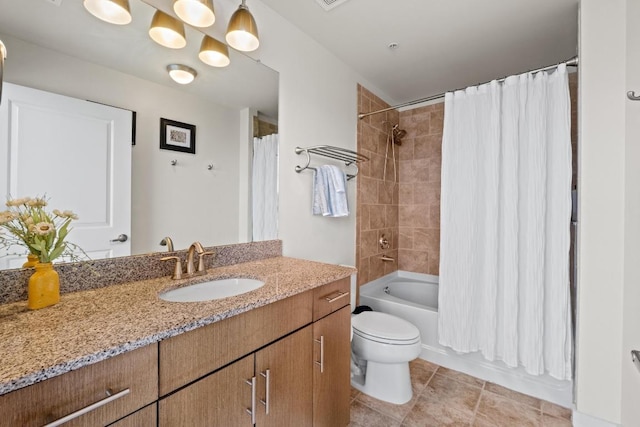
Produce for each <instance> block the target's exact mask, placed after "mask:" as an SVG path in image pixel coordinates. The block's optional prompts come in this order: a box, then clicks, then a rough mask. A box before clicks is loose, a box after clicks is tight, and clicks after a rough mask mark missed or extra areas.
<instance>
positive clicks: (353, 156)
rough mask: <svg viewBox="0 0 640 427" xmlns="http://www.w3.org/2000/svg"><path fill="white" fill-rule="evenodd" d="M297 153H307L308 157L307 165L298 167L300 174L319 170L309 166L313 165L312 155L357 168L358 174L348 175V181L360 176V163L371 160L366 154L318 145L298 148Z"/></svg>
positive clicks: (297, 170)
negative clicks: (308, 170) (309, 170)
mask: <svg viewBox="0 0 640 427" xmlns="http://www.w3.org/2000/svg"><path fill="white" fill-rule="evenodd" d="M295 151H296V154H302V153H305V154H306V155H307V164H306V165H304V166H296V172H298V173H300V172H302V171H303V170H305V169H311V170H317V169H316V168H314V167H311V166H309V164H310V163H311V154H316V155H318V156H322V157H328V158H330V159H335V160H340V161H342V162H344V164H345V165H347V166H350V165H354V166H355V168H356V173H355V174H347V180H350V179H353V178H355V177H356V176H358V165H357V164H358V163H360V162H364V161H367V160H369V158H368V157H367V156H365V155H364V154H360V153H357V152H355V151H351V150H347V149H346V148H340V147H334V146H332V145H316V146H313V147H306V148H301V147H296V150H295Z"/></svg>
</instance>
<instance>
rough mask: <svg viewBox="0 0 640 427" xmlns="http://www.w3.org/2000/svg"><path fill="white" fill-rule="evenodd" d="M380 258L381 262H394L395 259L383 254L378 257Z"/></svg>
mask: <svg viewBox="0 0 640 427" xmlns="http://www.w3.org/2000/svg"><path fill="white" fill-rule="evenodd" d="M380 259H381V260H382V261H383V262H395V261H396V260H395V258H391V257H390V256H387V255H384V254H383V255H382V256H381V257H380Z"/></svg>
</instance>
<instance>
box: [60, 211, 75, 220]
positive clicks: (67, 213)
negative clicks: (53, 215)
mask: <svg viewBox="0 0 640 427" xmlns="http://www.w3.org/2000/svg"><path fill="white" fill-rule="evenodd" d="M59 216H61V217H64V218H71V219H78V215H76V214H74V213H73V212H72V211H62V214H60V215H59Z"/></svg>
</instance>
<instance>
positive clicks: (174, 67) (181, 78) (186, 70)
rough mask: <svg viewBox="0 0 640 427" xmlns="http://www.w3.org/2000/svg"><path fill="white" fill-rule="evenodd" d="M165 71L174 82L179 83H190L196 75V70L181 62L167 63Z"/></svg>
mask: <svg viewBox="0 0 640 427" xmlns="http://www.w3.org/2000/svg"><path fill="white" fill-rule="evenodd" d="M167 71H168V72H169V76H170V77H171V78H172V79H173V81H174V82H176V83H180V84H181V85H186V84H189V83H191V82H192V81H193V80H194V79H195V78H196V76H197V75H198V73H197V72H196V70H194V69H193V68H191V67H187V66H186V65H182V64H170V65H167Z"/></svg>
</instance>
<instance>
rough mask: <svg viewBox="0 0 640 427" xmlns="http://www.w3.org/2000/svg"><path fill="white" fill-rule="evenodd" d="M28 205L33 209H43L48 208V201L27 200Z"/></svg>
mask: <svg viewBox="0 0 640 427" xmlns="http://www.w3.org/2000/svg"><path fill="white" fill-rule="evenodd" d="M26 204H27V205H28V206H31V207H32V208H43V207H45V206H47V201H46V200H45V199H42V198H35V199H29V200H27V202H26Z"/></svg>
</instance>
